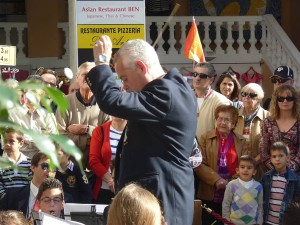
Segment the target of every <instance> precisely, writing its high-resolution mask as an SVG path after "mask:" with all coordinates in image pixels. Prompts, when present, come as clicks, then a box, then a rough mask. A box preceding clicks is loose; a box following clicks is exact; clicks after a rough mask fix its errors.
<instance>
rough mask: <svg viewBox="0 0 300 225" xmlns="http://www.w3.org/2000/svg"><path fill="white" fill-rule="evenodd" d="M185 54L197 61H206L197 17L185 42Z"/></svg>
mask: <svg viewBox="0 0 300 225" xmlns="http://www.w3.org/2000/svg"><path fill="white" fill-rule="evenodd" d="M184 56H185V57H187V58H189V59H192V60H194V61H196V62H205V57H204V52H203V49H202V44H201V41H200V37H199V33H198V29H197V25H196V22H195V18H193V23H192V26H191V28H190V30H189V33H188V36H187V37H186V41H185V44H184Z"/></svg>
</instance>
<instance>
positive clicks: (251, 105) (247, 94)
mask: <svg viewBox="0 0 300 225" xmlns="http://www.w3.org/2000/svg"><path fill="white" fill-rule="evenodd" d="M241 95H242V101H243V104H244V107H245V108H246V109H250V110H254V109H256V108H257V107H258V106H259V103H260V100H259V99H258V97H257V93H256V91H253V90H252V89H248V90H246V91H243V92H242V93H241Z"/></svg>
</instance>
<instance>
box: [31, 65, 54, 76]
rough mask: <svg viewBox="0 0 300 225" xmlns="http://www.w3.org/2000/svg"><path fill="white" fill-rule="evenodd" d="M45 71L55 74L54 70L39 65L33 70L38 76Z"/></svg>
mask: <svg viewBox="0 0 300 225" xmlns="http://www.w3.org/2000/svg"><path fill="white" fill-rule="evenodd" d="M45 73H50V74H53V75H55V76H56V72H55V71H54V70H51V69H47V68H44V67H39V68H38V69H37V70H36V72H35V74H37V75H40V76H41V75H43V74H45Z"/></svg>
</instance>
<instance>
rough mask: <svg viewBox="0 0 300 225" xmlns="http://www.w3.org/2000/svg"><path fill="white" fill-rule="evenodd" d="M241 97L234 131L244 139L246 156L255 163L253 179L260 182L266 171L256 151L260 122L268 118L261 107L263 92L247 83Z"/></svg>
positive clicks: (258, 87) (266, 112)
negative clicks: (255, 168)
mask: <svg viewBox="0 0 300 225" xmlns="http://www.w3.org/2000/svg"><path fill="white" fill-rule="evenodd" d="M241 96H242V102H243V107H242V108H241V109H240V110H239V117H238V122H237V125H236V127H235V131H236V132H237V133H238V134H241V135H243V136H244V137H245V138H246V141H247V149H248V155H250V156H251V157H252V158H254V159H255V160H256V162H257V172H256V174H255V177H254V178H255V179H256V180H260V178H261V176H262V175H263V174H264V172H265V170H266V169H265V168H264V165H263V163H262V161H261V160H260V154H259V151H258V146H259V139H260V126H261V123H262V121H263V120H264V119H266V118H267V117H268V116H269V112H268V111H266V110H264V109H263V108H262V107H261V102H262V99H263V98H264V91H263V89H262V88H261V86H260V85H259V84H256V83H249V84H247V85H245V86H244V87H243V88H242V91H241Z"/></svg>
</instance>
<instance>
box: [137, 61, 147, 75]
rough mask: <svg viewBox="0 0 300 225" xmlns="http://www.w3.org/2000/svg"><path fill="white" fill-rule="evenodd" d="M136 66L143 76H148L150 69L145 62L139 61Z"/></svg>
mask: <svg viewBox="0 0 300 225" xmlns="http://www.w3.org/2000/svg"><path fill="white" fill-rule="evenodd" d="M136 66H137V69H138V70H140V71H141V72H142V73H143V74H146V73H147V72H148V68H147V66H146V65H145V63H144V62H143V61H141V60H138V61H137V62H136Z"/></svg>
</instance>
